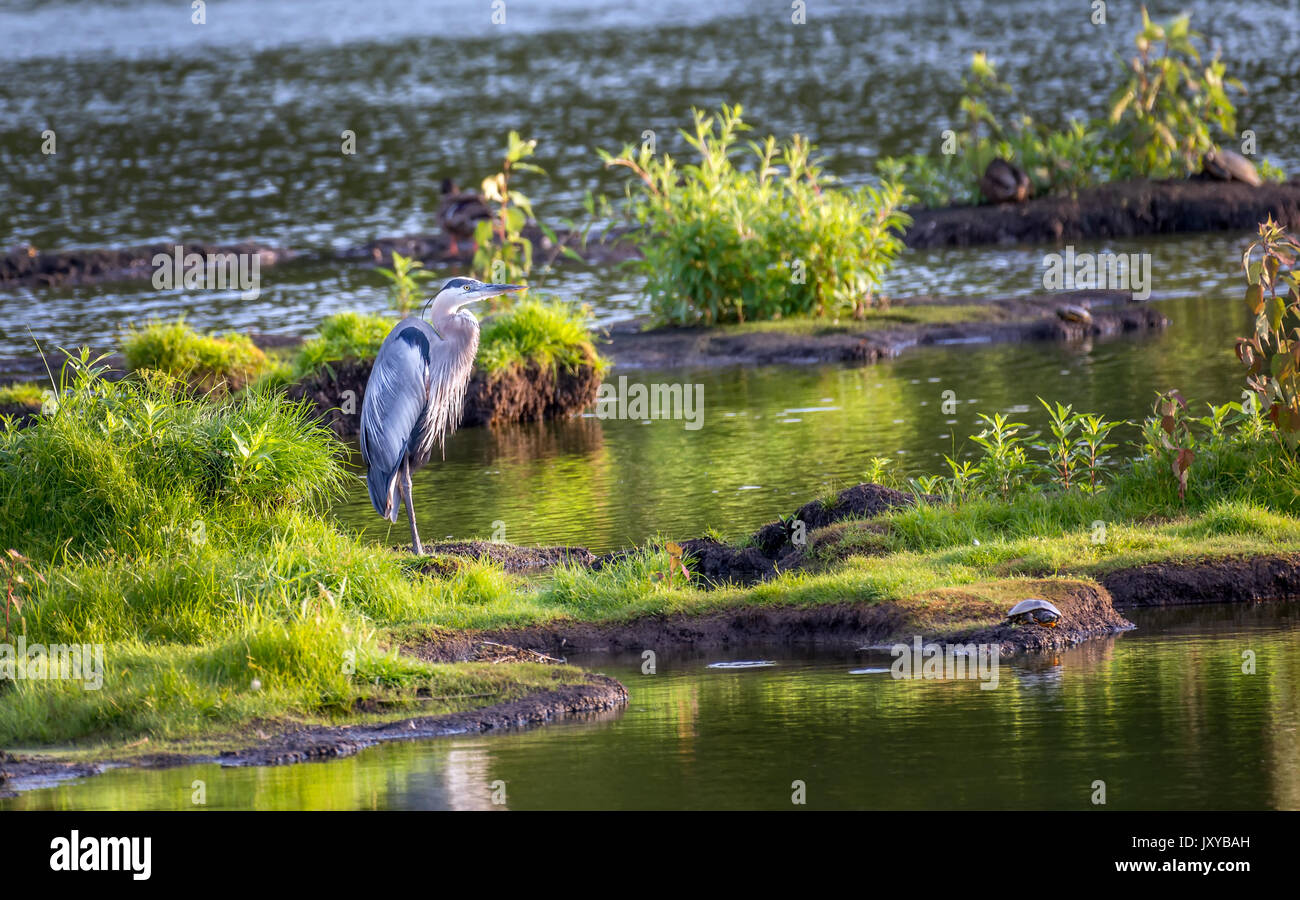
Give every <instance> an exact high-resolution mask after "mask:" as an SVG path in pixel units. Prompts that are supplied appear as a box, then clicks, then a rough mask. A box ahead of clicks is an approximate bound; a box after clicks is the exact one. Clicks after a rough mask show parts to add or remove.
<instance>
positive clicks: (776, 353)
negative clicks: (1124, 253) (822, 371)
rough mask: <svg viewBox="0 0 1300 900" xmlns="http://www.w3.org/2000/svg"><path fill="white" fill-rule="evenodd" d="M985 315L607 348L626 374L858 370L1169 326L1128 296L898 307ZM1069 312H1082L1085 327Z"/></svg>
mask: <svg viewBox="0 0 1300 900" xmlns="http://www.w3.org/2000/svg"><path fill="white" fill-rule="evenodd" d="M973 302H978V303H979V304H980V305H981V306H983V307H985V308H986V309H985V314H986V315H987V319H986V320H982V321H977V322H959V323H925V324H917V323H909V322H898V323H891V322H890V321H889V320H888V319H875V320H871V321H870V322H869V323H862V324H856V323H852V322H843V321H842V322H841V323H840V324H838V325H832V324H830V323H829V322H828V323H827V325H826V327H825V328H824V329H822V330H816V329H814V330H811V331H808V332H795V331H791V332H783V331H776V330H761V331H759V330H754V331H750V330H746V329H735V328H726V327H724V328H673V327H666V328H654V329H649V330H646V329H645V328H644V323H643V322H641V321H639V320H638V321H629V322H622V323H616V324H615V325H613V326H611V328H610V332H609V336H608V338H607V339H606V343H605V344H604V345H603V346H602V347H601V348H600V349H601V352H602V353H604V354H605V355H606V356H609V357H610V358H611V359H612V360H613V362H614V365H615V366H616V367H618V368H619V369H674V368H709V367H713V366H750V365H814V364H818V363H849V364H856V365H863V364H870V363H876V362H879V361H881V360H883V359H892V358H894V357H896V356H898V355H899V354H901V353H903V352H904V351H906V350H908V349H910V348H912V347H918V346H929V345H941V344H991V343H1000V342H1018V341H1078V340H1083V339H1085V338H1089V337H1106V336H1110V335H1116V334H1124V333H1130V332H1151V331H1159V330H1161V329H1163V328H1166V327H1167V326H1168V325H1169V320H1168V319H1167V318H1165V316H1164V315H1163V314H1161V313H1160V312H1159V311H1158V310H1157V309H1155V308H1154V307H1152V306H1148V305H1146V304H1143V303H1138V302H1134V301H1133V297H1132V294H1131V293H1130V292H1128V291H1070V292H1062V293H1059V294H1050V295H1037V296H1030V297H1013V298H1004V299H997V300H988V301H970V300H965V301H963V300H954V299H938V298H932V297H921V298H916V299H910V300H904V301H896V303H895V306H894V307H892V309H894V310H895V311H896V312H897V313H898V314H899V315H900V317H902V316H903V315H904V314H905V313H906V311H907V310H908V309H917V308H925V310H926V312H927V313H928V312H930V311H931V310H939V311H942V309H943V308H945V307H956V306H968V305H970V304H971V303H973ZM1067 307H1082V308H1083V309H1085V310H1087V311H1088V315H1087V316H1086V317H1083V320H1082V321H1079V320H1077V317H1076V316H1074V315H1073V314H1072V311H1071V310H1070V309H1067Z"/></svg>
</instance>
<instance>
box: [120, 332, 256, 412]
mask: <svg viewBox="0 0 1300 900" xmlns="http://www.w3.org/2000/svg"><path fill="white" fill-rule="evenodd" d="M122 353H123V355H125V356H126V364H127V367H128V368H129V369H131V370H132V371H144V370H151V371H157V372H164V373H166V374H168V375H174V376H176V377H177V378H180V379H182V380H184V381H185V382H186V383H187V384H188V385H189V386H190V387H191V388H193V389H195V390H197V391H199V392H202V393H207V392H210V391H218V392H222V391H230V392H233V391H237V390H240V389H241V388H243V387H244V386H246V385H248V384H250V383H251V382H253V381H255V380H256V379H257V377H258V376H259V375H261V374H263V373H264V372H265V371H266V370H267V369H269V368H270V363H269V361H268V360H267V358H266V354H265V353H263V352H262V351H261V350H260V349H258V347H257V346H256V345H255V344H254V343H253V342H252V340H251V339H249V337H248V336H247V335H243V334H238V333H236V332H229V333H226V334H222V335H215V334H199V333H198V332H197V331H195V330H194V329H193V328H191V327H190V326H189V325H187V324H186V323H185V320H184V319H183V318H182V319H177V320H175V321H172V322H150V323H149V324H147V325H145V326H144V327H143V328H135V327H132V328H131V329H130V330H128V331H127V333H126V335H125V337H124V340H123V343H122Z"/></svg>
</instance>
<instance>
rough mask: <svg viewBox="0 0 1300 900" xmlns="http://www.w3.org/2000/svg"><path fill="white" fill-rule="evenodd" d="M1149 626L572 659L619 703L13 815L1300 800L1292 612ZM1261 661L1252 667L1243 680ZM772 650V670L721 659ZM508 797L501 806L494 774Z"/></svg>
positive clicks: (91, 789)
mask: <svg viewBox="0 0 1300 900" xmlns="http://www.w3.org/2000/svg"><path fill="white" fill-rule="evenodd" d="M1132 618H1133V619H1134V620H1135V621H1136V622H1137V624H1138V626H1139V629H1138V630H1137V631H1134V632H1129V633H1125V634H1122V635H1117V636H1115V637H1112V638H1108V639H1105V640H1099V641H1093V642H1090V643H1087V644H1085V645H1083V646H1081V647H1078V648H1076V649H1073V650H1069V651H1066V652H1063V653H1059V654H1048V655H1042V656H1029V657H1022V658H1018V659H1016V660H1014V661H1012V662H1010V663H1008V662H1005V661H1004V662H1003V664H1002V665H1001V666H1000V668H999V673H998V674H999V679H998V687H997V688H996V689H993V690H981V689H980V688H979V686H978V684H979V683H978V682H976V681H895V680H894V679H893V678H891V677H890V675H889V674H887V673H885V674H861V675H854V674H851V670H853V669H857V668H863V667H869V668H882V667H883V668H888V666H889V664H890V662H891V659H890V657H889V655H888V654H887V653H853V652H843V653H838V652H837V653H828V652H820V653H814V652H811V651H803V652H800V651H791V650H789V649H783V650H776V651H773V650H772V649H771V648H767V649H766V650H765V651H764V650H763V649H762V648H758V650H757V651H756V650H755V649H754V648H743V649H738V650H728V651H713V652H708V653H691V652H683V653H676V654H672V653H668V652H664V653H660V654H659V658H658V674H656V675H654V676H646V675H642V674H641V673H640V658H639V657H637V656H632V657H617V658H612V659H611V658H608V657H589V658H581V659H579V658H575V659H574V661H575V662H577V663H579V664H581V665H584V666H586V667H588V668H593V669H595V670H597V671H602V672H606V673H607V674H610V675H613V676H615V677H617V678H618V679H619V680H621V681H622V682H623V683H624V684H626V685H627V687H628V689H629V691H630V692H631V702H630V703H629V704H628V706H627V708H626V709H625V710H623V711H621V712H616V713H610V714H607V715H604V716H601V717H598V718H596V719H591V720H585V721H577V722H564V723H557V724H551V725H546V726H544V727H541V728H538V729H535V730H532V731H522V732H509V733H502V734H496V735H491V736H479V735H475V736H472V737H451V738H439V739H435V740H431V741H424V742H412V743H400V744H391V745H387V746H381V747H375V748H372V749H369V750H366V751H363V752H362V753H360V754H358V755H357V756H355V757H351V758H348V759H342V760H335V761H331V762H324V763H304V764H300V765H293V766H285V767H279V768H222V767H219V766H216V765H199V766H186V767H183V768H178V769H171V770H164V771H144V770H116V771H112V772H109V773H107V774H105V775H101V776H96V777H94V778H91V779H87V780H84V781H82V782H78V783H67V784H62V785H59V786H57V787H53V788H48V789H42V790H36V791H31V792H27V793H23V794H21V795H19V796H18V797H17V798H15V799H9V800H0V809H66V808H78V809H80V808H85V809H187V808H193V804H192V802H191V796H192V794H193V791H194V782H195V780H202V781H203V782H205V785H206V790H207V808H209V809H299V808H307V809H357V808H361V809H568V808H577V809H648V808H671V809H678V808H682V809H756V808H757V809H789V808H790V807H791V803H790V795H791V787H790V786H791V783H792V782H793V781H795V780H801V781H803V782H805V784H806V785H807V798H808V806H809V807H811V808H816V809H904V808H907V809H953V808H958V809H1090V808H1092V805H1091V800H1090V798H1091V795H1092V792H1093V787H1092V783H1093V782H1094V781H1095V780H1098V779H1101V780H1103V781H1105V782H1106V791H1107V803H1106V808H1108V809H1209V810H1221V809H1298V808H1300V762H1298V761H1300V640H1297V637H1300V605H1298V604H1294V603H1291V604H1287V603H1267V604H1259V605H1254V606H1210V607H1196V608H1184V609H1175V610H1158V611H1154V610H1148V611H1137V612H1135V613H1133V614H1132ZM1245 650H1252V651H1254V653H1255V657H1256V664H1257V673H1256V674H1254V675H1246V674H1243V673H1242V671H1241V665H1242V653H1243V651H1245ZM740 660H770V661H773V662H775V663H776V664H775V665H773V666H768V667H755V668H744V669H710V668H708V665H709V664H710V663H716V662H726V661H740ZM499 781H503V782H505V793H506V800H507V802H506V803H505V804H504V805H494V804H493V802H492V797H493V792H494V790H497V789H498V788H499V785H497V784H495V783H496V782H499Z"/></svg>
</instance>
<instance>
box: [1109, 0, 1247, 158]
mask: <svg viewBox="0 0 1300 900" xmlns="http://www.w3.org/2000/svg"><path fill="white" fill-rule="evenodd" d="M1201 37H1202V35H1201V34H1200V33H1198V32H1195V31H1192V30H1191V16H1189V15H1187V14H1184V15H1181V16H1178V17H1177V18H1175V19H1173V20H1172V21H1170V22H1167V23H1165V24H1158V23H1155V22H1152V21H1151V17H1150V16H1149V15H1148V14H1147V10H1146V7H1145V6H1144V7H1142V30H1141V31H1140V32H1138V35H1137V37H1136V38H1134V44H1135V45H1136V46H1137V51H1138V52H1137V55H1136V56H1134V57H1133V58H1132V59H1131V60H1130V61H1129V63H1128V68H1129V69H1130V73H1129V75H1128V78H1127V80H1126V81H1125V82H1124V83H1123V84H1121V85H1120V86H1119V87H1118V88H1117V89H1116V90H1115V93H1114V94H1113V95H1112V96H1111V100H1110V102H1111V107H1110V115H1109V125H1110V127H1111V130H1112V140H1113V141H1114V142H1115V144H1116V147H1117V149H1120V150H1122V151H1124V152H1123V153H1122V154H1116V161H1115V165H1114V166H1113V174H1114V175H1115V176H1117V177H1121V178H1122V177H1128V176H1132V175H1137V176H1142V177H1145V178H1171V177H1174V176H1176V175H1188V174H1191V173H1193V172H1195V171H1197V169H1198V168H1199V167H1200V163H1201V156H1202V155H1203V154H1204V153H1205V152H1206V151H1207V150H1211V149H1214V146H1215V144H1214V138H1213V135H1212V133H1211V132H1212V129H1214V128H1217V129H1218V130H1219V131H1220V132H1222V133H1224V134H1234V133H1235V132H1236V130H1237V116H1236V110H1235V109H1234V108H1233V105H1232V101H1231V100H1230V99H1229V98H1228V94H1227V87H1228V86H1229V85H1231V86H1233V87H1235V88H1237V89H1238V90H1244V89H1243V88H1242V86H1241V82H1239V81H1237V80H1236V79H1226V80H1225V67H1224V64H1223V63H1222V62H1221V61H1220V60H1219V59H1218V57H1217V56H1216V57H1215V58H1214V59H1212V60H1211V61H1210V62H1209V63H1208V64H1206V65H1204V66H1203V65H1202V64H1201V54H1200V51H1199V50H1198V49H1197V46H1196V42H1197V41H1198V40H1200V39H1201Z"/></svg>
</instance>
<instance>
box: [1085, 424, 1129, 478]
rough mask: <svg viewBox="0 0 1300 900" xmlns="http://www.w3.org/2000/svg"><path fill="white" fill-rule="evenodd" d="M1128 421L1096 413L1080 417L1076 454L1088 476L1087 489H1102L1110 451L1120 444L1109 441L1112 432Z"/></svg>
mask: <svg viewBox="0 0 1300 900" xmlns="http://www.w3.org/2000/svg"><path fill="white" fill-rule="evenodd" d="M1125 424H1128V423H1126V422H1122V421H1120V422H1115V421H1111V420H1109V419H1103V418H1102V417H1101V416H1099V415H1097V414H1095V413H1087V414H1085V415H1080V416H1079V417H1078V425H1079V437H1078V439H1077V440H1076V441H1075V442H1074V450H1075V456H1076V458H1077V459H1078V460H1079V462H1080V463H1081V464H1082V466H1083V470H1084V472H1085V473H1086V474H1087V477H1088V484H1087V490H1088V491H1089V492H1090V493H1096V492H1097V491H1098V490H1100V489H1101V475H1102V472H1103V470H1104V468H1105V466H1106V464H1107V463H1108V462H1109V461H1110V457H1109V455H1108V454H1109V453H1110V451H1112V450H1114V449H1115V448H1116V447H1117V446H1119V445H1118V444H1112V443H1107V439H1108V438H1109V437H1110V433H1111V432H1112V431H1114V430H1115V429H1116V428H1118V427H1119V426H1121V425H1125Z"/></svg>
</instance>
